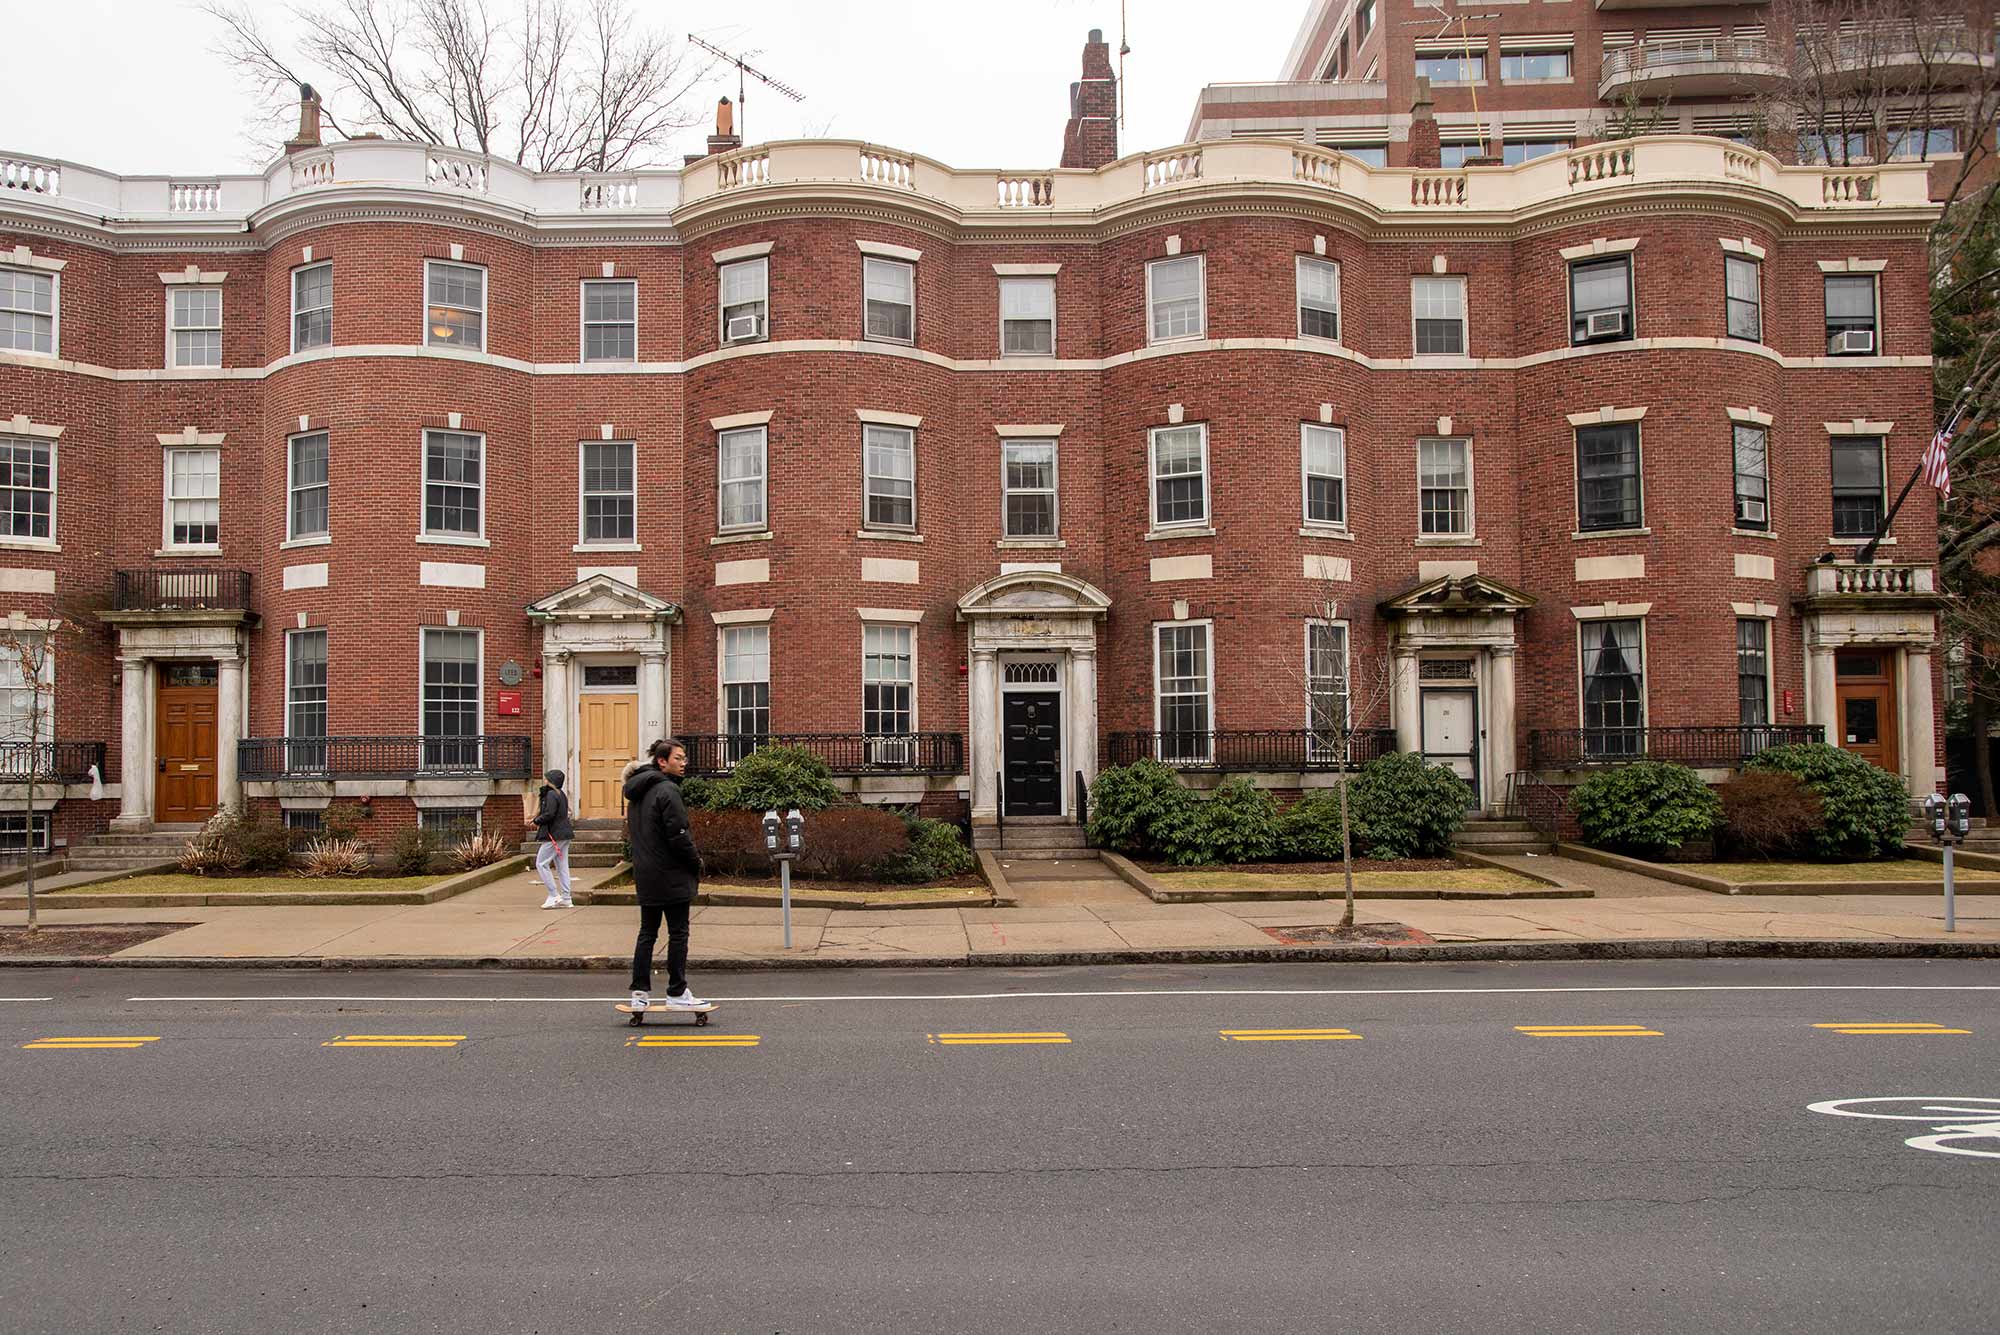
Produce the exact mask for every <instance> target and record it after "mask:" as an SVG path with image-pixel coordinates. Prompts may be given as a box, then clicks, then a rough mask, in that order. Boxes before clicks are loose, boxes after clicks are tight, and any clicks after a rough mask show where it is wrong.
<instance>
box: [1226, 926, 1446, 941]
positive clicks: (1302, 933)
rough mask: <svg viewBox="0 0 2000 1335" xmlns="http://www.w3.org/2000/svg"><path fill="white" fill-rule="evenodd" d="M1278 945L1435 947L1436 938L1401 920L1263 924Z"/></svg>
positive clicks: (1267, 933) (1268, 934) (1266, 932)
mask: <svg viewBox="0 0 2000 1335" xmlns="http://www.w3.org/2000/svg"><path fill="white" fill-rule="evenodd" d="M1264 933H1265V935H1267V936H1269V937H1270V938H1271V939H1272V940H1274V941H1276V942H1277V943H1278V944H1279V945H1281V946H1356V945H1359V946H1434V945H1436V944H1437V938H1436V937H1434V936H1432V935H1430V934H1429V933H1428V932H1420V931H1418V930H1417V929H1416V928H1414V927H1411V926H1408V925H1407V924H1404V923H1400V922H1364V923H1356V924H1355V925H1354V926H1352V927H1320V926H1310V927H1266V928H1265V929H1264Z"/></svg>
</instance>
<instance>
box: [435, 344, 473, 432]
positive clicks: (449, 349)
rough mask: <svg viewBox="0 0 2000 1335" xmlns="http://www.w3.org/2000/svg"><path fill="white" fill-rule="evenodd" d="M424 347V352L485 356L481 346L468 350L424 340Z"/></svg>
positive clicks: (464, 347)
mask: <svg viewBox="0 0 2000 1335" xmlns="http://www.w3.org/2000/svg"><path fill="white" fill-rule="evenodd" d="M424 347H425V349H426V350H428V351H431V352H466V353H471V354H472V355H473V356H475V357H484V356H485V355H486V349H485V348H484V347H483V346H482V347H477V348H468V347H466V346H465V345H464V344H463V343H433V342H430V341H428V340H426V342H425V343H424ZM431 429H432V430H433V431H435V430H438V429H439V428H437V427H433V428H431ZM444 429H445V430H449V429H450V428H449V427H447V428H444Z"/></svg>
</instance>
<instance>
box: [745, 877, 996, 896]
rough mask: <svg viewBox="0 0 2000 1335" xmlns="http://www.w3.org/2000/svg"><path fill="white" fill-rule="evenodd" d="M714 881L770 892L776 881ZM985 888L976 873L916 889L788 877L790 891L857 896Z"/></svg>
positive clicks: (884, 884)
mask: <svg viewBox="0 0 2000 1335" xmlns="http://www.w3.org/2000/svg"><path fill="white" fill-rule="evenodd" d="M715 879H716V881H717V882H718V888H720V887H721V886H722V885H727V886H729V887H730V888H743V887H753V888H765V889H770V890H773V891H775V890H777V888H778V877H777V874H776V873H775V872H774V873H772V875H771V878H770V880H769V881H768V882H765V881H762V880H756V881H753V880H751V879H750V878H748V877H742V876H732V877H726V878H725V877H720V876H718V877H716V878H715ZM985 888H986V882H985V881H983V880H981V879H980V877H979V874H978V873H977V872H967V873H966V874H965V875H963V876H952V877H948V878H947V879H945V880H942V881H924V882H922V883H920V884H917V885H901V884H891V883H889V882H887V881H816V880H814V881H809V880H807V879H806V878H805V877H803V876H794V877H792V889H794V890H852V891H855V892H857V893H861V894H882V893H885V892H887V891H890V890H984V889H985Z"/></svg>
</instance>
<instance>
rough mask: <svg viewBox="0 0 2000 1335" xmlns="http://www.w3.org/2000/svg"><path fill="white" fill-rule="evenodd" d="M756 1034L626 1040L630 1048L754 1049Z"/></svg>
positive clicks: (646, 1035)
mask: <svg viewBox="0 0 2000 1335" xmlns="http://www.w3.org/2000/svg"><path fill="white" fill-rule="evenodd" d="M760 1041H761V1040H760V1039H759V1038H758V1037H757V1035H755V1034H641V1035H638V1036H636V1037H632V1038H628V1039H626V1040H625V1046H626V1047H628V1048H754V1047H756V1046H757V1044H758V1043H759V1042H760Z"/></svg>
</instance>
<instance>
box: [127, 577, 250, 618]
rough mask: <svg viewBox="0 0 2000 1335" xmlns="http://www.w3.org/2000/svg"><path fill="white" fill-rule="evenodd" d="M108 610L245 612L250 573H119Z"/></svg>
mask: <svg viewBox="0 0 2000 1335" xmlns="http://www.w3.org/2000/svg"><path fill="white" fill-rule="evenodd" d="M111 606H112V610H113V611H118V612H184V611H200V610H221V611H248V610H249V607H250V572H249V571H247V570H218V569H217V568H215V567H214V566H162V567H159V568H158V569H153V570H120V571H118V572H117V573H116V582H115V587H114V588H113V590H112V596H111Z"/></svg>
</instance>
